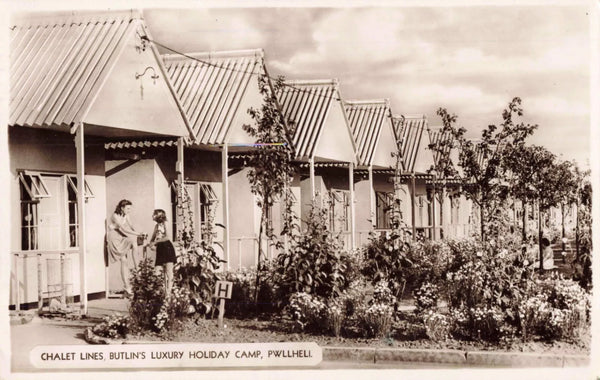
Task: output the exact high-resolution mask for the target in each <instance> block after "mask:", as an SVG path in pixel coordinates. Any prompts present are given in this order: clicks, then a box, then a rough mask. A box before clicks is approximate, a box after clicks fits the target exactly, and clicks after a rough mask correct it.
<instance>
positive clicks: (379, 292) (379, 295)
mask: <svg viewBox="0 0 600 380" xmlns="http://www.w3.org/2000/svg"><path fill="white" fill-rule="evenodd" d="M373 303H381V304H384V305H389V306H394V305H395V304H396V297H395V296H394V295H393V294H392V291H391V290H390V288H389V287H388V281H387V280H386V279H385V278H384V279H381V281H379V282H378V283H377V284H375V287H374V288H373Z"/></svg>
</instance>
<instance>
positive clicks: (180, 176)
mask: <svg viewBox="0 0 600 380" xmlns="http://www.w3.org/2000/svg"><path fill="white" fill-rule="evenodd" d="M183 150H184V145H183V137H180V138H178V139H177V161H176V162H175V174H176V175H177V183H178V184H179V186H181V190H182V191H183V189H184V186H185V184H184V181H185V177H184V173H183V166H184V163H183V162H184V155H183ZM177 191H179V189H178V190H177ZM174 218H175V231H173V236H178V231H179V230H180V229H181V228H183V223H184V222H183V220H181V216H180V215H179V213H178V212H176V213H175V215H174Z"/></svg>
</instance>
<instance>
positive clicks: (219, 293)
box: [215, 281, 233, 299]
mask: <svg viewBox="0 0 600 380" xmlns="http://www.w3.org/2000/svg"><path fill="white" fill-rule="evenodd" d="M232 289H233V283H232V282H230V281H217V284H216V285H215V298H217V299H219V298H226V299H231V290H232Z"/></svg>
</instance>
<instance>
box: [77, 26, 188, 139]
mask: <svg viewBox="0 0 600 380" xmlns="http://www.w3.org/2000/svg"><path fill="white" fill-rule="evenodd" d="M139 41H140V40H139V38H138V37H137V36H136V35H135V34H132V35H130V36H129V40H128V41H127V43H126V44H125V45H124V48H123V51H122V52H121V54H120V56H119V58H118V60H117V62H116V63H115V66H114V67H113V68H112V71H111V72H110V73H109V75H108V77H107V79H106V82H105V83H104V85H103V86H102V88H101V89H100V91H99V93H98V95H97V96H96V99H95V100H94V101H93V102H92V105H91V107H90V110H89V112H88V114H87V115H86V116H84V122H86V123H91V124H96V125H101V126H105V127H112V128H119V129H128V130H132V131H140V134H143V132H149V133H156V134H163V135H173V136H188V135H189V133H188V130H187V128H186V126H185V123H184V120H183V117H182V116H181V113H180V112H179V110H178V108H177V104H176V103H175V100H174V98H173V94H172V93H171V92H170V91H169V88H168V85H167V83H166V80H167V78H165V75H163V73H162V72H161V70H160V68H159V64H158V62H157V60H156V58H155V56H154V54H153V53H152V50H151V48H150V46H146V49H145V50H144V51H142V50H139V51H138V50H137V49H136V46H139ZM144 71H145V74H144V75H142V76H140V77H139V78H137V79H136V75H141V74H143V73H144ZM153 75H157V76H158V78H155V79H153V78H152V76H153Z"/></svg>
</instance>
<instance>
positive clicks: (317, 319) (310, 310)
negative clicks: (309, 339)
mask: <svg viewBox="0 0 600 380" xmlns="http://www.w3.org/2000/svg"><path fill="white" fill-rule="evenodd" d="M325 310H326V306H325V303H324V302H323V301H322V300H321V299H320V298H319V297H317V296H313V295H311V294H308V293H305V292H301V293H296V294H293V295H292V296H291V297H290V304H289V306H288V313H289V315H290V316H291V317H292V319H293V320H294V321H295V324H296V326H297V327H298V328H299V329H300V330H301V331H305V330H310V329H316V330H318V329H319V328H322V327H323V325H324V323H323V322H324V321H325V318H326V315H325Z"/></svg>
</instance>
